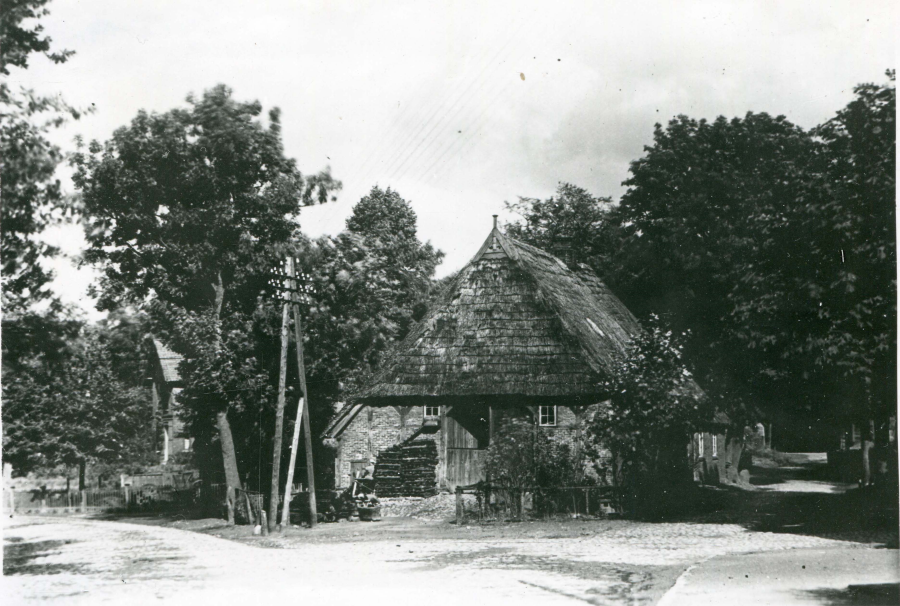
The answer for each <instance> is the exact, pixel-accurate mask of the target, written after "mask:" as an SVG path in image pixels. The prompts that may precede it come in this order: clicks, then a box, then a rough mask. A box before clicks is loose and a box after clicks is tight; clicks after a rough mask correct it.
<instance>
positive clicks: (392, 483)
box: [375, 444, 405, 497]
mask: <svg viewBox="0 0 900 606" xmlns="http://www.w3.org/2000/svg"><path fill="white" fill-rule="evenodd" d="M402 457H403V445H402V444H397V445H396V446H391V447H390V448H386V449H384V450H382V451H381V452H380V453H378V458H377V460H376V461H375V494H377V495H378V496H379V497H399V496H405V495H403V494H402V482H401V475H400V474H401V465H402Z"/></svg>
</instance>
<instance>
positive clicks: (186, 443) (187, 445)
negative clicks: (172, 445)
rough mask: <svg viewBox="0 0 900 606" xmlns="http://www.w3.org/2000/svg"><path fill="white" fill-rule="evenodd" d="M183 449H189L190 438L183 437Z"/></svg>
mask: <svg viewBox="0 0 900 606" xmlns="http://www.w3.org/2000/svg"><path fill="white" fill-rule="evenodd" d="M184 449H185V450H190V449H191V439H190V438H185V439H184Z"/></svg>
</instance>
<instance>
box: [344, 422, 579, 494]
mask: <svg viewBox="0 0 900 606" xmlns="http://www.w3.org/2000/svg"><path fill="white" fill-rule="evenodd" d="M590 410H591V407H588V409H587V410H585V412H584V413H583V416H582V433H583V427H584V426H583V423H584V419H586V418H587V415H588V414H589V413H590ZM424 416H425V408H424V407H423V406H407V407H395V406H367V407H364V408H363V409H362V410H360V411H359V413H357V415H356V417H355V418H354V419H353V420H352V421H351V422H350V423H349V424H348V425H347V427H346V429H345V430H344V432H343V433H342V434H341V436H340V437H339V438H338V448H337V451H336V453H335V470H334V478H335V486H336V487H339V488H344V487H347V486H349V485H350V481H351V468H352V463H353V462H354V461H364V462H365V464H364V465H363V466H365V465H367V464H368V461H369V459H371V458H375V457H377V455H378V452H379V451H381V450H384V449H385V448H388V447H390V446H393V445H395V444H398V443H400V442H402V441H404V440H406V439H408V438H409V437H410V436H411V435H412V434H413V433H415V431H416V430H418V429H419V428H420V427H421V426H422V422H423V421H424ZM401 420H402V421H403V422H402V424H401ZM541 431H544V432H545V433H546V434H547V435H548V436H549V437H550V439H552V440H556V441H560V442H563V443H566V444H568V445H569V446H570V447H571V448H573V449H574V448H575V447H576V444H577V442H578V433H579V432H578V419H577V416H576V414H575V412H574V411H573V410H572V409H571V408H569V407H566V406H557V408H556V426H555V427H541ZM419 439H431V440H434V441H435V442H437V446H438V453H439V456H440V457H441V458H443V454H444V449H443V444H442V433H441V430H440V429H439V430H437V431H436V432H433V433H423V434H421V435H420V437H419ZM440 475H441V476H443V473H441V474H440Z"/></svg>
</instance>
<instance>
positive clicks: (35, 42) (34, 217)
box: [0, 0, 80, 327]
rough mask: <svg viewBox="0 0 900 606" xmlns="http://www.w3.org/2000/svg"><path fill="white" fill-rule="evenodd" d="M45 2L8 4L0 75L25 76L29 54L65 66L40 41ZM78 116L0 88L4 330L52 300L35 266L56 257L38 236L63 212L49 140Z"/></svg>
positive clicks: (53, 102)
mask: <svg viewBox="0 0 900 606" xmlns="http://www.w3.org/2000/svg"><path fill="white" fill-rule="evenodd" d="M45 4H47V0H24V1H23V0H10V2H5V3H4V5H3V10H2V13H0V74H3V75H5V76H8V75H10V71H9V70H10V68H17V69H26V68H27V67H28V60H29V58H30V56H31V55H32V54H33V53H42V54H44V55H45V56H47V57H48V58H49V59H51V60H52V61H54V62H56V63H63V62H65V61H66V59H68V58H69V57H70V56H71V55H72V54H73V52H72V51H59V52H51V51H50V43H51V39H50V38H49V37H47V36H43V35H42V31H43V28H42V26H41V25H40V24H39V23H35V24H34V25H33V26H32V27H30V28H29V27H27V26H25V22H32V23H33V22H34V21H35V20H37V19H38V18H40V17H43V16H45V15H47V14H48V11H47V9H46V8H44V5H45ZM79 115H80V114H79V112H78V111H76V110H75V109H73V108H71V107H69V106H68V105H67V104H66V103H65V102H64V101H62V100H61V99H60V98H58V97H45V96H41V95H39V94H37V93H35V92H34V91H31V90H24V89H23V90H20V91H13V90H11V89H10V87H9V85H8V84H7V82H6V81H3V82H0V195H2V198H3V205H2V208H0V259H2V272H0V273H2V284H3V289H2V297H3V299H2V301H3V308H4V327H6V326H7V325H8V324H9V323H10V321H11V320H15V319H16V318H18V317H19V316H20V315H21V314H23V313H26V312H30V311H31V308H32V307H33V306H34V304H36V303H38V302H40V301H45V300H47V299H50V298H51V294H50V292H49V291H48V290H47V285H48V283H49V282H50V280H51V279H52V275H51V273H50V272H49V271H48V270H47V269H46V268H45V267H43V266H42V265H41V260H42V259H46V258H48V257H52V256H54V255H56V254H57V253H58V249H57V248H56V247H54V246H51V245H49V244H46V243H44V242H42V241H41V240H40V239H39V238H38V236H39V235H40V233H41V232H42V231H43V230H44V228H45V227H46V226H47V225H48V224H50V223H51V222H52V221H53V220H54V211H57V210H60V209H62V208H64V207H66V206H67V205H68V201H67V200H66V198H65V196H64V195H63V193H62V190H61V188H60V183H59V180H58V179H56V178H55V176H54V175H55V172H56V167H57V166H58V165H59V164H60V162H62V161H63V159H64V154H63V152H62V150H60V148H59V147H57V146H56V145H53V144H52V143H50V141H49V140H48V139H47V133H48V132H49V131H50V130H52V129H54V128H57V127H59V126H60V125H61V124H63V123H64V122H65V121H66V120H67V119H68V118H75V119H77V118H78V117H79Z"/></svg>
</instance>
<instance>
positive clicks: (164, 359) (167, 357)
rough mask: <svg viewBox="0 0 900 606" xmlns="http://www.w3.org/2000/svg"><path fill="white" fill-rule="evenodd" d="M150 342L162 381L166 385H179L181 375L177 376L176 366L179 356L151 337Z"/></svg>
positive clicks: (179, 360) (179, 359)
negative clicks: (157, 361) (160, 371)
mask: <svg viewBox="0 0 900 606" xmlns="http://www.w3.org/2000/svg"><path fill="white" fill-rule="evenodd" d="M151 341H152V342H153V351H154V352H155V353H156V359H157V360H159V367H160V369H161V370H162V376H163V380H164V381H165V382H166V383H173V384H178V383H181V375H179V374H178V364H179V363H180V362H181V356H180V355H179V354H177V353H175V352H174V351H172V350H171V349H169V348H168V347H166V346H165V345H163V343H162V341H160V340H159V339H157V338H155V337H151Z"/></svg>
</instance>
